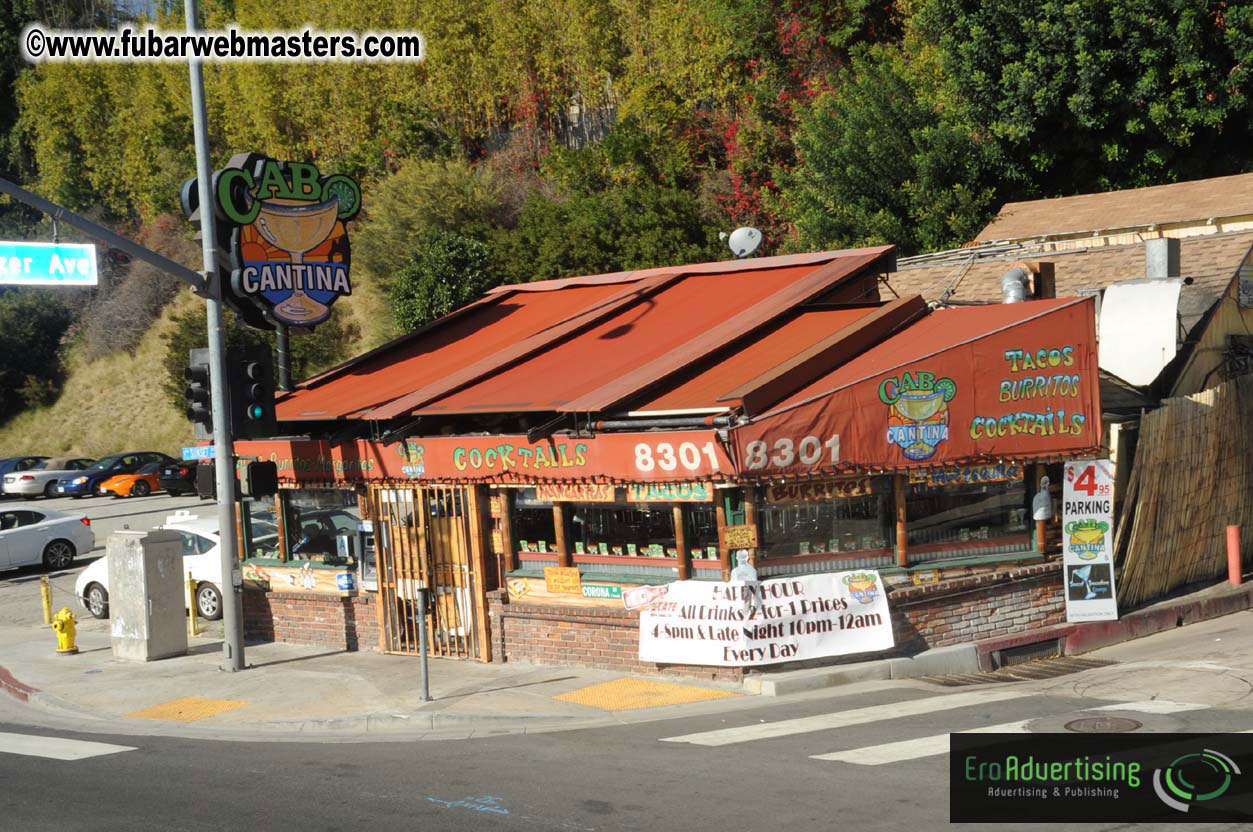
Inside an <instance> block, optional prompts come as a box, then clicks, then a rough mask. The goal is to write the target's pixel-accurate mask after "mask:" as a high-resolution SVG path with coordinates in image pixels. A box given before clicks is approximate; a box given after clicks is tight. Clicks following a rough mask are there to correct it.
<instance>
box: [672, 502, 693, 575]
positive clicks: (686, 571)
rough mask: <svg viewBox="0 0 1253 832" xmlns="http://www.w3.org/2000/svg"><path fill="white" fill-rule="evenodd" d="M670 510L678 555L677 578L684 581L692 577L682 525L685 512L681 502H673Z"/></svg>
mask: <svg viewBox="0 0 1253 832" xmlns="http://www.w3.org/2000/svg"><path fill="white" fill-rule="evenodd" d="M671 510H672V511H673V512H674V546H675V552H676V553H677V554H678V556H679V580H680V581H686V580H687V579H688V578H690V577H692V555H691V553H690V552H688V550H687V534H686V530H685V529H684V527H683V518H684V517H685V516H686V515H687V512H686V511H684V510H683V503H675V504H674V505H672V506H671Z"/></svg>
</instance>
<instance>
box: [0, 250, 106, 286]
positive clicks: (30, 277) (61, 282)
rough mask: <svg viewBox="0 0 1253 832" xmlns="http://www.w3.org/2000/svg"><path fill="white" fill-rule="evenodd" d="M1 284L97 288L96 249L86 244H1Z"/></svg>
mask: <svg viewBox="0 0 1253 832" xmlns="http://www.w3.org/2000/svg"><path fill="white" fill-rule="evenodd" d="M0 284H4V285H9V286H95V285H96V247H95V246H93V245H89V244H85V243H27V242H6V241H0Z"/></svg>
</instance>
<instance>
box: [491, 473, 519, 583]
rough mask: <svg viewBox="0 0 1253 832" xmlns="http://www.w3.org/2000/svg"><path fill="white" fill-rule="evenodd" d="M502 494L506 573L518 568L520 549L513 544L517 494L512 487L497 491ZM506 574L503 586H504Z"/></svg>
mask: <svg viewBox="0 0 1253 832" xmlns="http://www.w3.org/2000/svg"><path fill="white" fill-rule="evenodd" d="M496 493H497V494H498V495H499V496H500V512H501V514H500V543H501V546H502V547H503V548H504V550H505V551H504V553H503V554H502V556H501V557H502V559H503V561H504V564H505V575H508V574H509V573H510V572H512V571H513V570H515V569H517V568H518V566H519V564H518V551H517V548H516V547H515V546H514V545H513V500H514V497H515V496H516V495H515V494H514V490H513V489H512V488H501V489H499V490H498V491H497V492H496ZM504 577H505V576H504V575H502V576H501V586H504V585H505V584H504Z"/></svg>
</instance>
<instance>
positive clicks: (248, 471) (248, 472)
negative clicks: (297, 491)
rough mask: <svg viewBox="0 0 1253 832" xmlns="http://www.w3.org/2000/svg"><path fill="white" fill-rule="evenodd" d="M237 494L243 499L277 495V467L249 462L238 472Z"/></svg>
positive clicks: (269, 463)
mask: <svg viewBox="0 0 1253 832" xmlns="http://www.w3.org/2000/svg"><path fill="white" fill-rule="evenodd" d="M239 493H240V494H241V495H243V496H245V497H254V498H255V497H273V496H274V495H275V494H277V493H278V465H276V464H275V463H273V462H258V461H254V462H249V463H248V464H247V465H245V466H244V469H243V470H242V471H240V475H239Z"/></svg>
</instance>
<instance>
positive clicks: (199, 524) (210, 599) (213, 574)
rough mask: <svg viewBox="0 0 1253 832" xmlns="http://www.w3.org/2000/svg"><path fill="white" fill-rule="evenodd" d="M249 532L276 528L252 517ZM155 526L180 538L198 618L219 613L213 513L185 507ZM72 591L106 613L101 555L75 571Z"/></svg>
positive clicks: (106, 566)
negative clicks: (198, 513)
mask: <svg viewBox="0 0 1253 832" xmlns="http://www.w3.org/2000/svg"><path fill="white" fill-rule="evenodd" d="M252 524H253V533H254V534H257V533H260V534H262V535H275V536H277V534H278V528H277V527H276V526H274V525H273V524H272V523H266V522H264V521H259V520H257V519H256V518H253V521H252ZM157 528H159V529H167V530H169V531H174V532H178V534H179V536H180V537H181V538H182V542H183V568H182V574H183V575H184V576H186V574H187V573H188V572H191V576H192V579H193V580H194V581H195V582H196V612H197V613H198V614H199V615H200V616H201V617H202V618H208V619H210V620H216V619H218V618H221V617H222V592H221V590H220V589H219V587H221V586H222V585H223V584H222V562H221V558H220V554H219V552H218V521H217V518H216V517H204V518H201V517H197V516H195V515H193V514H190V513H188V512H185V511H181V512H178V513H176V514H172V515H170V516H169V517H167V518H166V521H165V523H164V524H163V525H161V526H158V527H157ZM74 594H76V595H77V596H78V599H79V601H80V602H81V603H82V605H83V608H84V609H86V610H87V612H89V613H90V614H91V615H92V616H94V617H96V618H108V617H109V563H108V558H107V557H103V558H99V559H97V560H95V561H93V562H92V563H91V564H90V565H89V566H88V567H87V568H86V569H84V570H83V571H82V572H80V573H79V575H78V580H77V581H75V582H74Z"/></svg>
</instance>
